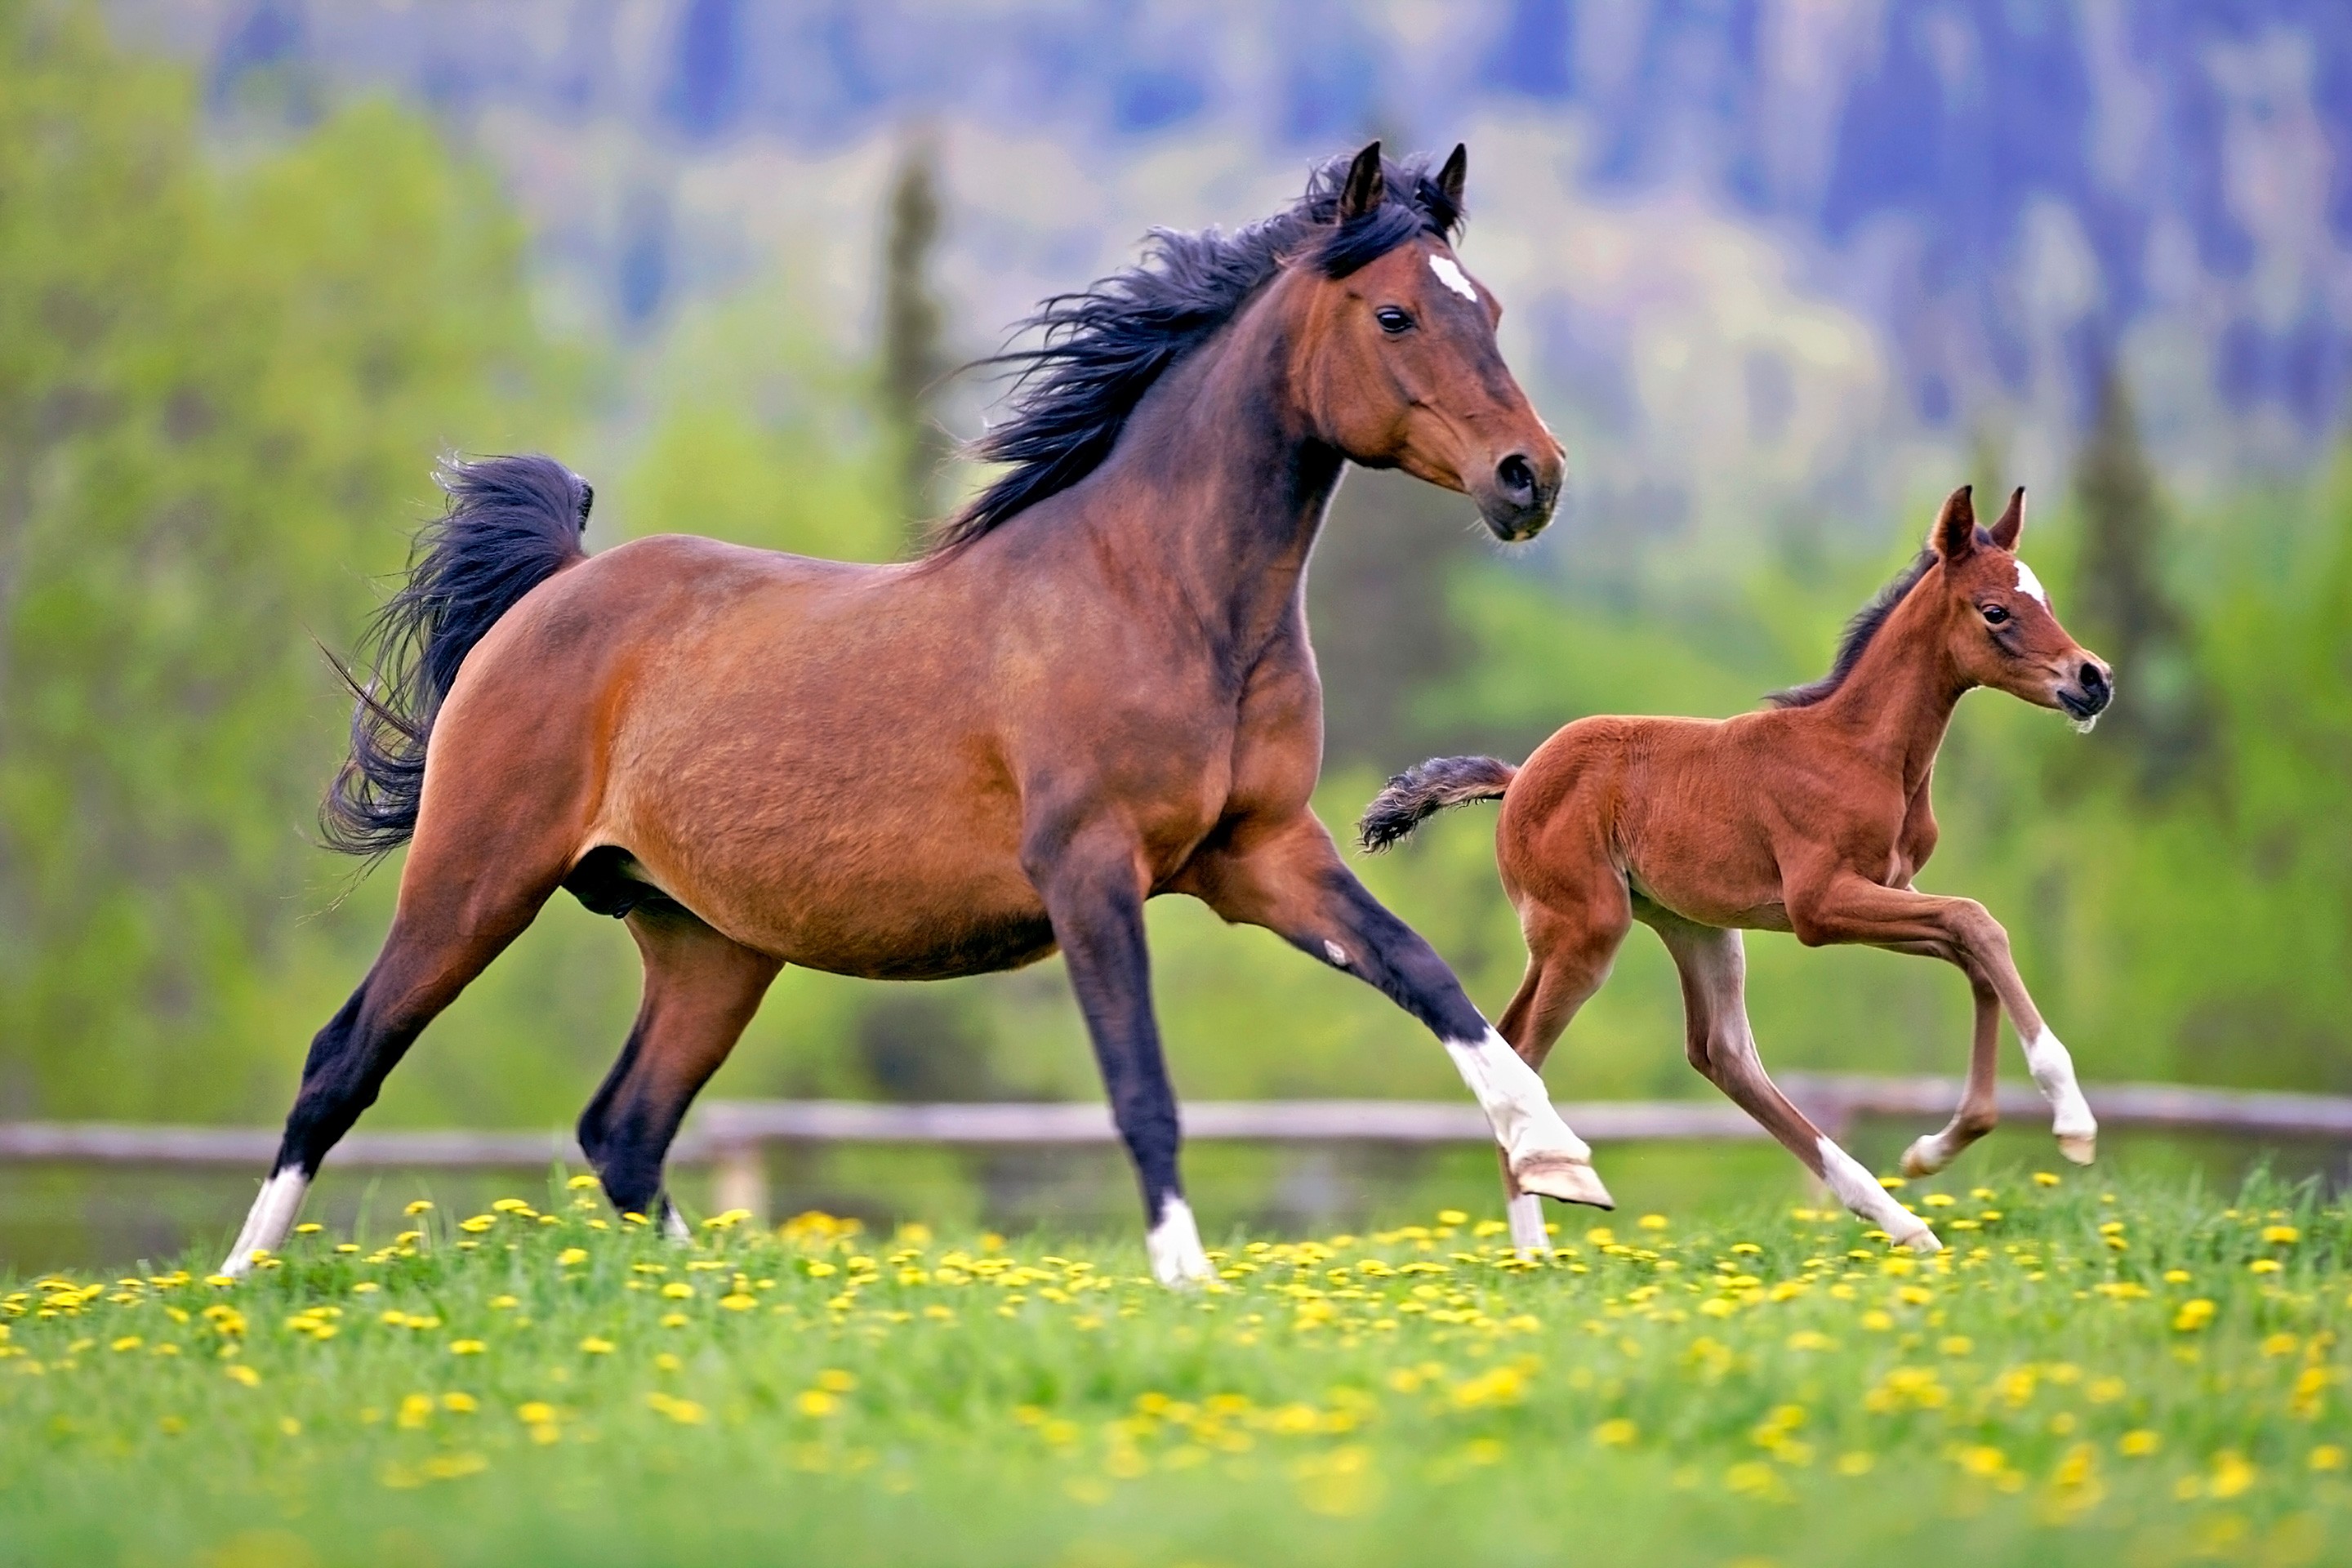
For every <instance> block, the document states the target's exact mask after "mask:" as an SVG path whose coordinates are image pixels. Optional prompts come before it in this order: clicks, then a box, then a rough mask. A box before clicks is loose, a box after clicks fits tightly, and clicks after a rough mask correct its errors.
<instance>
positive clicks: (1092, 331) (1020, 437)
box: [930, 157, 1462, 553]
mask: <svg viewBox="0 0 2352 1568" xmlns="http://www.w3.org/2000/svg"><path fill="white" fill-rule="evenodd" d="M1348 166H1349V159H1348V158H1346V157H1338V158H1333V159H1331V160H1329V161H1328V162H1327V163H1323V164H1321V165H1319V166H1318V168H1317V169H1316V170H1315V172H1314V174H1312V175H1310V176H1309V177H1308V179H1307V194H1306V195H1304V196H1301V197H1300V198H1299V199H1298V201H1297V204H1296V205H1293V206H1291V207H1290V208H1289V209H1288V210H1287V211H1285V212H1280V213H1276V215H1275V216H1272V217H1269V218H1265V219H1262V220H1261V221H1259V222H1257V223H1254V224H1251V225H1249V226H1247V227H1244V228H1243V229H1240V230H1238V231H1237V232H1235V233H1233V234H1230V235H1229V234H1225V233H1223V232H1222V231H1221V230H1218V229H1215V228H1207V229H1202V231H1201V232H1199V233H1198V234H1181V233H1178V232H1176V231H1174V230H1171V229H1164V228H1158V229H1153V230H1152V231H1151V234H1150V240H1149V243H1148V248H1147V253H1146V255H1145V257H1144V259H1143V260H1142V262H1141V263H1139V265H1137V266H1134V267H1130V268H1128V269H1127V270H1126V271H1124V272H1119V273H1116V274H1114V275H1113V276H1111V277H1108V278H1106V279H1102V280H1100V281H1099V282H1097V283H1096V284H1094V285H1093V286H1092V287H1090V288H1088V289H1085V290H1084V291H1083V292H1080V293H1076V294H1058V295H1055V297H1054V298H1052V299H1050V300H1046V301H1045V304H1044V305H1043V306H1041V307H1040V308H1039V310H1038V311H1037V313H1036V314H1035V315H1034V316H1031V317H1030V318H1029V319H1028V320H1026V321H1023V322H1022V323H1021V327H1020V329H1018V330H1021V331H1027V330H1030V329H1035V330H1036V331H1039V332H1040V333H1041V334H1042V339H1043V341H1042V342H1040V344H1039V345H1038V346H1037V347H1035V348H1032V349H1019V350H1014V351H1013V352H1011V353H1003V354H998V355H996V356H995V357H993V358H992V359H988V360H983V361H982V362H981V363H982V364H992V365H997V364H1002V365H1013V366H1015V367H1017V373H1016V375H1015V379H1014V390H1013V400H1012V401H1013V416H1012V417H1011V418H1009V419H1007V420H1006V421H1005V422H1004V423H1003V424H1002V425H999V426H996V427H995V428H994V429H992V430H991V431H989V432H988V434H986V435H985V436H982V437H980V439H978V440H977V441H974V442H973V443H971V447H969V448H968V453H969V455H970V456H971V457H973V458H977V459H979V460H981V461H982V462H990V463H1010V464H1012V465H1013V467H1012V468H1011V469H1010V470H1009V471H1008V472H1005V473H1003V474H1001V475H999V476H998V477H997V478H996V479H994V480H993V481H992V482H991V483H990V485H989V487H988V488H987V489H984V490H982V491H981V493H980V494H979V495H978V496H977V497H975V498H974V499H973V500H971V503H970V504H968V505H967V506H965V507H964V508H963V510H961V511H959V512H957V513H956V514H955V515H954V516H952V517H950V518H949V519H948V520H947V521H945V522H943V523H941V524H940V527H939V530H938V531H937V533H936V534H935V535H934V536H933V538H932V541H931V546H930V548H931V550H932V552H934V553H936V552H940V551H945V550H952V549H954V548H955V547H956V546H958V545H961V544H967V543H969V542H971V541H972V540H975V539H977V538H979V537H980V536H981V535H982V534H983V533H986V532H987V531H989V530H991V529H992V528H994V527H996V525H997V524H999V523H1001V522H1003V521H1004V520H1005V519H1007V518H1009V517H1011V516H1013V513H1015V512H1017V511H1020V510H1022V509H1024V507H1029V506H1034V504H1036V503H1037V502H1038V501H1041V500H1045V498H1046V497H1047V496H1050V495H1052V494H1054V493H1055V492H1056V491H1057V490H1065V489H1069V487H1070V486H1072V485H1074V484H1076V483H1077V482H1078V480H1080V479H1084V478H1085V477H1086V476H1087V474H1088V473H1090V472H1092V471H1093V470H1094V468H1096V467H1097V465H1098V464H1100V463H1101V462H1102V460H1103V459H1104V458H1106V457H1107V456H1108V455H1109V452H1110V449H1111V445H1112V443H1114V442H1115V441H1117V440H1118V433H1119V430H1120V427H1121V426H1124V425H1125V424H1126V422H1127V416H1129V414H1130V413H1132V412H1134V409H1135V405H1137V404H1138V403H1139V402H1140V401H1142V398H1143V395H1144V393H1145V392H1147V391H1148V390H1150V386H1151V384H1152V383H1153V382H1154V381H1157V380H1158V379H1159V378H1160V374H1162V373H1163V372H1165V371H1166V370H1167V369H1168V367H1169V366H1170V365H1171V364H1173V363H1175V362H1176V361H1178V360H1179V359H1181V358H1182V357H1183V356H1184V355H1185V354H1186V353H1189V352H1190V351H1191V350H1192V349H1194V348H1196V347H1198V346H1199V345H1200V344H1201V343H1202V342H1203V341H1204V340H1206V339H1207V338H1208V337H1209V335H1210V334H1211V333H1213V332H1214V331H1216V330H1217V329H1218V328H1219V327H1221V326H1223V325H1224V323H1225V322H1226V321H1230V320H1231V319H1232V318H1233V315H1234V311H1236V310H1239V309H1240V308H1241V306H1242V302H1243V301H1244V300H1247V299H1248V298H1249V296H1250V294H1251V292H1252V291H1253V290H1255V289H1256V288H1257V287H1258V286H1259V285H1260V284H1262V283H1264V282H1265V280H1266V279H1269V278H1271V277H1273V276H1274V274H1275V272H1276V269H1277V268H1280V267H1281V266H1282V264H1283V263H1284V262H1285V261H1286V260H1290V259H1292V258H1297V259H1299V260H1302V261H1306V262H1308V263H1311V264H1312V265H1314V266H1317V267H1319V268H1322V270H1323V272H1324V275H1325V276H1327V277H1330V278H1345V277H1346V276H1347V275H1348V274H1349V273H1350V272H1353V271H1355V270H1356V269H1357V268H1360V267H1363V266H1365V265H1366V264H1368V263H1370V262H1371V261H1375V260H1377V259H1379V258H1381V257H1382V256H1385V255H1387V254H1388V253H1389V252H1390V251H1391V250H1393V249H1395V248H1396V247H1398V246H1399V245H1402V244H1403V243H1404V242H1405V241H1406V240H1408V239H1411V238H1412V237H1413V236H1415V235H1418V234H1435V235H1440V236H1444V237H1451V236H1452V235H1453V234H1454V230H1455V229H1457V228H1458V227H1459V226H1461V222H1462V210H1461V208H1460V207H1459V206H1458V205H1456V204H1455V203H1454V201H1453V199H1451V198H1450V197H1448V196H1447V195H1446V194H1445V193H1444V191H1443V190H1441V189H1440V188H1439V186H1438V183H1437V177H1436V174H1435V172H1434V171H1433V169H1432V167H1431V163H1430V160H1429V159H1428V158H1426V157H1414V158H1408V159H1406V160H1404V161H1403V162H1402V163H1398V162H1393V161H1391V160H1386V159H1383V160H1382V161H1381V173H1382V174H1384V175H1386V177H1387V186H1388V188H1387V192H1386V199H1385V200H1383V201H1382V202H1381V205H1379V206H1377V207H1375V208H1373V209H1372V210H1371V211H1370V212H1369V213H1366V214H1364V215H1362V216H1360V217H1356V218H1353V219H1351V220H1349V222H1347V223H1345V224H1342V223H1339V221H1338V218H1339V195H1340V191H1341V189H1342V187H1343V186H1344V185H1345V184H1346V182H1347V177H1348Z"/></svg>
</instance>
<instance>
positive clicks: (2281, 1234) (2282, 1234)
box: [2263, 1225, 2303, 1247]
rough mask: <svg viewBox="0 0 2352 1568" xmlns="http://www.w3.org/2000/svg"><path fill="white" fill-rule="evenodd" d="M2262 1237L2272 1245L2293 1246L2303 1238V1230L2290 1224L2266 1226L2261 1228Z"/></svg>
mask: <svg viewBox="0 0 2352 1568" xmlns="http://www.w3.org/2000/svg"><path fill="white" fill-rule="evenodd" d="M2302 1239H2303V1232H2301V1231H2299V1230H2297V1229H2295V1228H2294V1226H2291V1225H2273V1226H2264V1227H2263V1240H2264V1241H2265V1242H2267V1243H2269V1244H2270V1245H2271V1246H2273V1247H2293V1246H2294V1244H2295V1243H2296V1242H2298V1241H2301V1240H2302Z"/></svg>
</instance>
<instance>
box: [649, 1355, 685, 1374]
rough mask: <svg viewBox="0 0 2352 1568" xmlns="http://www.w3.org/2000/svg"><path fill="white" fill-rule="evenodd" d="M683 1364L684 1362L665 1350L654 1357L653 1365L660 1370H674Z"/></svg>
mask: <svg viewBox="0 0 2352 1568" xmlns="http://www.w3.org/2000/svg"><path fill="white" fill-rule="evenodd" d="M685 1364H686V1363H684V1362H682V1361H680V1360H678V1359H677V1357H676V1356H674V1355H672V1354H670V1353H669V1352H667V1351H664V1352H661V1354H659V1355H657V1356H656V1357H654V1365H655V1367H656V1368H657V1369H658V1370H660V1371H662V1372H676V1371H677V1369H678V1368H680V1367H682V1366H684V1365H685Z"/></svg>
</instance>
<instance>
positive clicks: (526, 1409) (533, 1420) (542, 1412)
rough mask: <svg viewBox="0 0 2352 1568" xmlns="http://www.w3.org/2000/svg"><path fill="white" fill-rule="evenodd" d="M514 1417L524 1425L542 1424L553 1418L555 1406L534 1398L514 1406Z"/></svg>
mask: <svg viewBox="0 0 2352 1568" xmlns="http://www.w3.org/2000/svg"><path fill="white" fill-rule="evenodd" d="M515 1419H516V1420H518V1421H520V1422H521V1423H522V1424H523V1425H524V1426H545V1425H546V1424H547V1423H548V1422H550V1421H552V1420H554V1419H555V1406H554V1405H550V1404H548V1403H547V1402H546V1401H545V1400H543V1399H534V1400H531V1401H530V1403H528V1404H525V1405H517V1406H516V1407H515Z"/></svg>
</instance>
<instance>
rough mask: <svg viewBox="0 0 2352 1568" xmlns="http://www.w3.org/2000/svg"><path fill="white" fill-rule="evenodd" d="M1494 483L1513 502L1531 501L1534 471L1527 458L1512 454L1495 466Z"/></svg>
mask: <svg viewBox="0 0 2352 1568" xmlns="http://www.w3.org/2000/svg"><path fill="white" fill-rule="evenodd" d="M1495 479H1496V482H1497V483H1498V484H1500V485H1501V486H1502V487H1503V493H1504V494H1506V495H1507V496H1509V497H1511V498H1512V499H1513V500H1534V499H1535V493H1536V471H1535V469H1534V468H1533V467H1531V466H1530V465H1529V464H1528V460H1527V458H1523V457H1521V456H1520V455H1519V454H1518V453H1517V452H1514V453H1512V454H1511V455H1510V456H1509V457H1507V458H1504V459H1503V460H1502V461H1501V462H1499V463H1497V464H1496V465H1495Z"/></svg>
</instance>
